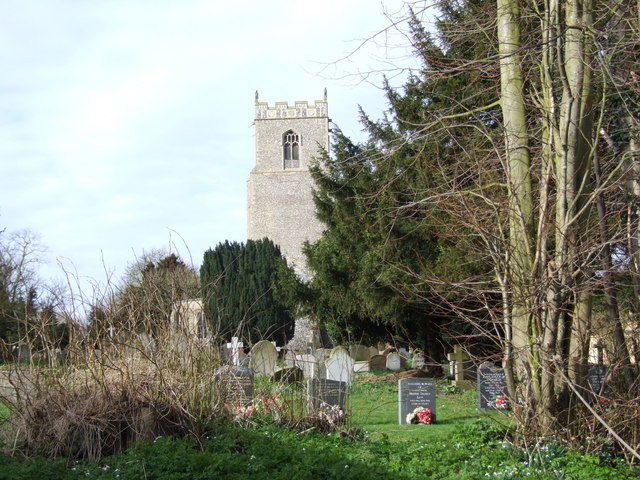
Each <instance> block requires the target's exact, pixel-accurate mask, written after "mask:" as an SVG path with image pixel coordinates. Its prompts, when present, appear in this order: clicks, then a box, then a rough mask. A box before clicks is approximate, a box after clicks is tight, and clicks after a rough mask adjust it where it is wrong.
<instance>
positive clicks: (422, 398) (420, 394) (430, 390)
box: [398, 377, 436, 425]
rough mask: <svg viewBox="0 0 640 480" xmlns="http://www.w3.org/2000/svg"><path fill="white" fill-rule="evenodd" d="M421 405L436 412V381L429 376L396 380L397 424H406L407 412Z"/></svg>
mask: <svg viewBox="0 0 640 480" xmlns="http://www.w3.org/2000/svg"><path fill="white" fill-rule="evenodd" d="M419 407H423V408H428V409H429V410H431V413H433V415H434V416H435V414H436V381H435V380H432V379H429V378H411V377H410V378H401V379H400V380H398V424H400V425H407V414H409V413H411V412H413V411H414V410H415V409H416V408H419Z"/></svg>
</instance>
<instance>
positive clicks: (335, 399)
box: [307, 378, 347, 411]
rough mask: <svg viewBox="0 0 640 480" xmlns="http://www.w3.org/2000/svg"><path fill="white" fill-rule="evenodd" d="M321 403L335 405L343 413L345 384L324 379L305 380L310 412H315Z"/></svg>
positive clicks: (345, 402) (345, 397) (345, 400)
mask: <svg viewBox="0 0 640 480" xmlns="http://www.w3.org/2000/svg"><path fill="white" fill-rule="evenodd" d="M322 403H325V404H326V405H329V406H334V405H337V406H339V407H340V409H341V410H343V411H344V409H345V407H346V404H347V384H346V382H340V381H337V380H329V379H326V378H323V379H319V378H310V379H309V380H307V404H308V406H309V409H310V410H311V411H317V410H318V408H319V407H320V406H321V404H322Z"/></svg>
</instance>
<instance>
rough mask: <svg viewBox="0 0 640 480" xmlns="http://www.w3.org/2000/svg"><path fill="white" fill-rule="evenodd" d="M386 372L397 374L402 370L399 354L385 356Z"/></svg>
mask: <svg viewBox="0 0 640 480" xmlns="http://www.w3.org/2000/svg"><path fill="white" fill-rule="evenodd" d="M386 366H387V370H391V371H392V372H397V371H399V370H401V369H402V359H401V355H400V354H399V353H395V352H394V353H390V354H389V355H387V365H386Z"/></svg>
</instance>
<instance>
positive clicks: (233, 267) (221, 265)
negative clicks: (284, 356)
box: [200, 239, 298, 344]
mask: <svg viewBox="0 0 640 480" xmlns="http://www.w3.org/2000/svg"><path fill="white" fill-rule="evenodd" d="M200 281H201V285H202V291H203V298H204V300H205V301H204V306H205V316H206V318H207V320H208V321H209V322H211V325H212V327H213V329H214V331H216V332H218V333H219V335H220V336H222V337H223V338H229V337H231V336H232V335H237V336H241V337H243V338H246V339H248V340H249V341H250V342H251V343H255V342H257V341H258V340H262V339H269V340H276V341H277V342H279V343H281V344H282V343H285V342H286V341H287V340H288V339H290V338H291V336H292V334H293V319H292V317H291V315H290V313H289V311H288V310H287V308H286V307H287V305H288V301H287V300H286V299H287V298H289V297H291V295H290V294H288V293H287V292H289V289H290V288H298V283H297V281H296V280H295V275H294V273H293V271H292V270H291V269H290V268H289V267H287V265H286V261H285V260H284V258H283V257H282V254H281V253H280V248H279V247H278V246H276V245H274V243H273V242H272V241H271V240H268V239H263V240H248V241H247V243H246V245H245V244H243V243H238V242H228V241H226V242H225V243H221V244H219V245H218V246H217V247H216V248H214V249H213V250H211V249H209V250H207V251H206V252H205V254H204V260H203V262H202V267H201V268H200Z"/></svg>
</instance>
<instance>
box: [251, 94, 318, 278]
mask: <svg viewBox="0 0 640 480" xmlns="http://www.w3.org/2000/svg"><path fill="white" fill-rule="evenodd" d="M255 127H256V130H255V132H256V164H255V167H254V168H253V170H252V171H251V174H250V175H249V180H248V181H247V238H248V239H250V240H259V239H262V238H264V237H267V238H269V239H270V240H272V241H273V242H274V243H275V244H276V245H279V246H280V250H281V251H282V253H283V255H284V256H285V257H286V259H287V262H288V263H289V265H291V266H293V268H294V269H295V270H296V272H297V273H298V275H299V276H301V277H302V278H305V279H306V278H308V277H309V271H308V270H307V268H306V261H305V257H304V254H303V253H302V246H303V243H304V242H305V241H314V240H317V239H318V238H319V237H320V235H321V234H322V230H323V225H322V223H321V222H320V221H319V220H318V219H317V218H316V216H315V207H314V204H313V198H312V196H311V191H312V188H313V187H312V185H313V182H312V180H311V174H310V173H309V166H310V164H311V162H312V159H313V158H316V157H318V156H319V154H320V148H324V149H327V150H328V148H329V116H328V108H327V94H326V90H325V95H324V99H323V100H316V101H315V102H314V104H313V105H309V104H308V103H307V102H295V103H294V104H293V105H289V104H288V103H287V102H276V104H275V106H272V107H270V106H269V105H268V104H267V103H266V102H260V101H259V99H258V92H256V118H255Z"/></svg>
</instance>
